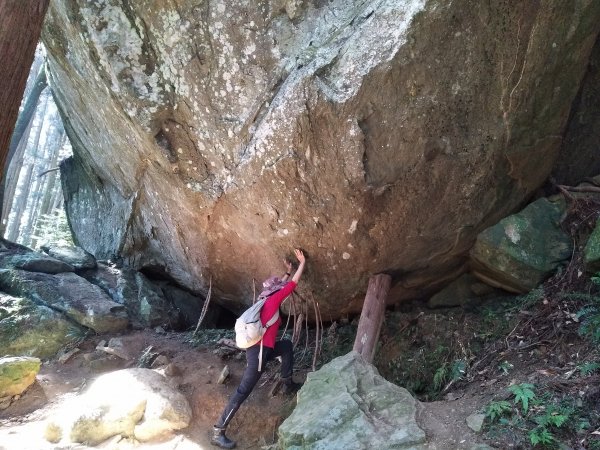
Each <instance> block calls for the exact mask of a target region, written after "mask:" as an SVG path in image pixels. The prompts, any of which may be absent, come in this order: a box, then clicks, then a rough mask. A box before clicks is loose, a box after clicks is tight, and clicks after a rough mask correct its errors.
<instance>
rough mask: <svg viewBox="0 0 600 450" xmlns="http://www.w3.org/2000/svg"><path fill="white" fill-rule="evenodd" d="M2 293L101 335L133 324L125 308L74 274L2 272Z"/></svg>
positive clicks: (2, 270) (0, 275)
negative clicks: (32, 303)
mask: <svg viewBox="0 0 600 450" xmlns="http://www.w3.org/2000/svg"><path fill="white" fill-rule="evenodd" d="M0 290H2V291H4V292H7V293H8V294H11V295H14V296H19V297H25V298H29V299H31V300H34V301H35V302H36V303H40V304H43V305H46V306H48V307H50V308H52V309H54V310H57V311H60V312H62V313H64V314H65V315H66V316H67V317H69V318H71V319H72V320H74V321H75V322H77V323H79V324H80V325H83V326H85V327H88V328H91V329H92V330H94V331H96V332H98V333H108V332H116V331H122V330H124V329H125V328H127V325H128V323H129V321H128V319H127V314H126V313H125V308H124V307H123V306H122V305H119V304H118V303H115V302H113V301H112V300H111V299H110V297H108V296H107V295H106V294H105V293H104V292H103V291H102V289H100V288H99V287H98V286H94V285H93V284H91V283H90V282H88V281H87V280H85V279H84V278H81V277H80V276H78V275H76V274H74V273H60V274H56V275H49V274H45V273H36V272H25V271H23V270H6V269H0Z"/></svg>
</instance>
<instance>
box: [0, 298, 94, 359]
mask: <svg viewBox="0 0 600 450" xmlns="http://www.w3.org/2000/svg"><path fill="white" fill-rule="evenodd" d="M84 330H85V328H83V327H80V326H78V325H76V324H75V323H73V322H72V321H70V320H68V319H67V318H66V317H65V316H64V315H63V314H62V313H59V312H58V311H55V310H53V309H51V308H48V307H47V306H43V305H39V304H37V303H35V302H34V301H32V300H29V299H26V298H16V297H12V296H10V295H7V294H3V293H0V349H1V350H0V351H1V352H2V354H10V355H19V356H36V357H38V358H43V359H45V358H51V357H53V356H54V355H56V354H57V353H58V351H59V350H61V349H62V348H64V347H67V346H69V345H71V344H74V343H75V342H76V341H78V340H79V339H80V338H81V337H82V336H83V335H84V334H85V331H84Z"/></svg>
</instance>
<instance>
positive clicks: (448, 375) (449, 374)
mask: <svg viewBox="0 0 600 450" xmlns="http://www.w3.org/2000/svg"><path fill="white" fill-rule="evenodd" d="M466 370H467V363H466V362H465V361H464V360H462V359H457V360H455V361H454V362H453V363H452V364H451V365H450V364H448V363H444V364H442V365H441V366H440V367H439V368H438V369H437V370H436V371H435V373H434V375H433V388H434V389H435V390H436V391H440V390H441V389H442V388H443V387H444V385H445V384H446V383H448V382H450V381H457V380H460V379H461V378H462V377H463V376H464V375H465V372H466Z"/></svg>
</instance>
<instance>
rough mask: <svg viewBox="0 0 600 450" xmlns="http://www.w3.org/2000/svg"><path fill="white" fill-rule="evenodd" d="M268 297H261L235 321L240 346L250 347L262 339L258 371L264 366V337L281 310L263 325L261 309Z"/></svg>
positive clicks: (237, 341) (236, 338)
mask: <svg viewBox="0 0 600 450" xmlns="http://www.w3.org/2000/svg"><path fill="white" fill-rule="evenodd" d="M267 298H268V297H259V298H258V301H257V302H256V303H255V304H254V305H252V306H251V307H250V308H248V309H247V310H246V311H244V312H243V313H242V315H241V316H240V317H238V318H237V320H236V321H235V343H236V345H237V346H238V347H239V348H249V347H252V346H253V345H254V344H256V343H257V342H258V341H260V353H259V356H258V358H259V360H258V361H259V362H258V371H259V372H260V371H261V368H262V349H263V345H262V338H263V336H264V335H265V332H266V331H267V328H269V327H270V326H272V325H273V324H274V323H275V322H277V319H278V318H279V310H277V311H276V312H275V314H274V315H273V317H271V318H270V319H269V321H268V322H267V323H266V324H265V326H263V324H262V322H261V321H260V311H261V310H262V307H263V305H264V304H265V302H266V301H267Z"/></svg>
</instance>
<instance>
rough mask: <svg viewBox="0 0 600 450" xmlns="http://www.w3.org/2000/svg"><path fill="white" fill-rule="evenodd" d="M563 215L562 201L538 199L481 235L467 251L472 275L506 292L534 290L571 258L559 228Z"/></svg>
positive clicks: (570, 247)
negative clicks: (469, 256) (468, 251)
mask: <svg viewBox="0 0 600 450" xmlns="http://www.w3.org/2000/svg"><path fill="white" fill-rule="evenodd" d="M564 212H565V205H564V201H563V200H562V199H560V200H556V201H550V200H548V199H545V198H541V199H539V200H536V201H535V202H533V203H531V204H529V205H528V206H527V207H526V208H524V209H523V210H522V211H520V212H519V213H518V214H513V215H512V216H509V217H506V218H505V219H502V220H501V221H500V222H498V224H496V225H494V226H492V227H490V228H488V229H487V230H485V231H483V232H482V233H481V234H479V236H477V241H476V242H475V245H474V246H473V249H472V250H471V264H472V272H473V274H474V275H475V276H477V277H478V278H480V279H482V280H484V281H485V282H487V283H488V284H490V285H492V286H495V287H499V288H502V289H504V290H507V291H509V292H515V293H525V292H529V291H530V290H531V289H533V288H535V287H537V286H538V285H539V284H540V283H541V282H542V281H543V280H544V279H545V278H547V277H549V276H550V275H552V273H553V272H554V271H555V270H556V268H557V267H558V265H559V264H561V263H564V262H565V261H567V260H568V259H569V258H570V257H571V256H572V254H573V243H572V240H571V237H570V236H569V235H568V234H567V233H565V232H564V231H563V230H562V229H561V228H560V221H561V218H562V217H563V215H564Z"/></svg>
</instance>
